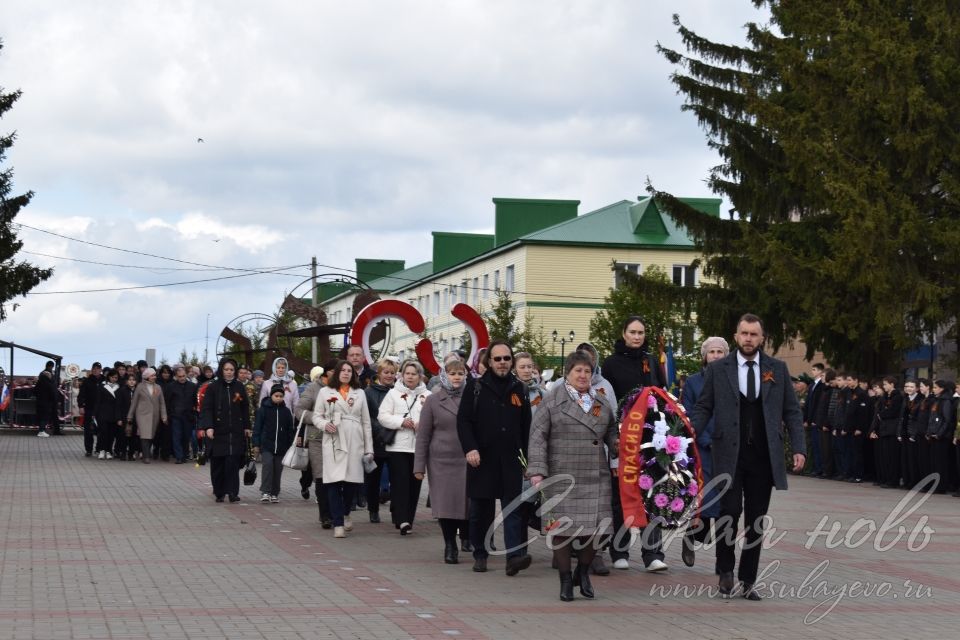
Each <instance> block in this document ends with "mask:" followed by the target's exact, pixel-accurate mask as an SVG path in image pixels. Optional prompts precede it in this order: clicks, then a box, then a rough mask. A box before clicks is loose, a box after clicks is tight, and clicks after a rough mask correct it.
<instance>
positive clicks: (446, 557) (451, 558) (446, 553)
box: [443, 541, 460, 564]
mask: <svg viewBox="0 0 960 640" xmlns="http://www.w3.org/2000/svg"><path fill="white" fill-rule="evenodd" d="M459 557H460V553H459V552H458V551H457V543H456V542H449V541H448V542H446V543H445V544H444V548H443V561H444V562H446V563H447V564H459V563H460V559H459Z"/></svg>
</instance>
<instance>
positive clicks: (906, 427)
mask: <svg viewBox="0 0 960 640" xmlns="http://www.w3.org/2000/svg"><path fill="white" fill-rule="evenodd" d="M922 403H923V396H922V395H920V394H919V393H918V394H916V395H915V396H914V397H913V400H911V399H910V398H909V397H908V396H904V398H903V417H902V418H901V420H900V431H899V433H898V434H897V435H899V436H900V437H901V438H911V439H914V440H915V439H916V437H917V433H918V426H919V425H918V424H917V420H918V416H919V414H920V405H921V404H922Z"/></svg>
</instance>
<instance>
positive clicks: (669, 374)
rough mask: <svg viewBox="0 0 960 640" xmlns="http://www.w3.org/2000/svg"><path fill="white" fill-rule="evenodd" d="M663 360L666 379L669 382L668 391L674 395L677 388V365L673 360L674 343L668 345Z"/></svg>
mask: <svg viewBox="0 0 960 640" xmlns="http://www.w3.org/2000/svg"><path fill="white" fill-rule="evenodd" d="M663 359H664V362H663V373H664V379H665V380H666V381H667V389H669V390H670V392H671V393H673V392H674V389H675V388H676V386H677V363H676V360H674V358H673V343H670V344H668V345H667V348H666V351H665V353H664V355H663Z"/></svg>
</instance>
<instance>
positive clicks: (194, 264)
mask: <svg viewBox="0 0 960 640" xmlns="http://www.w3.org/2000/svg"><path fill="white" fill-rule="evenodd" d="M14 224H16V225H17V226H19V227H21V228H24V229H30V230H32V231H39V232H40V233H46V234H48V235H51V236H55V237H57V238H63V239H64V240H70V241H71V242H79V243H82V244H88V245H90V246H93V247H100V248H102V249H110V250H111V251H122V252H124V253H132V254H134V255H138V256H145V257H147V258H157V259H158V260H169V261H171V262H179V263H180V264H190V265H193V266H195V267H207V268H210V269H220V270H223V271H244V272H246V273H273V272H272V271H269V270H266V271H265V270H261V269H244V268H241V267H223V266H219V265H213V264H204V263H202V262H192V261H190V260H181V259H180V258H171V257H169V256H159V255H157V254H155V253H146V252H144V251H135V250H133V249H121V248H120V247H111V246H110V245H108V244H100V243H98V242H91V241H89V240H81V239H80V238H73V237H71V236H66V235H63V234H62V233H55V232H53V231H48V230H46V229H40V228H38V227H31V226H30V225H28V224H24V223H22V222H16V223H14ZM309 266H310V265H309V264H302V265H301V264H298V265H294V267H309ZM287 268H292V267H287Z"/></svg>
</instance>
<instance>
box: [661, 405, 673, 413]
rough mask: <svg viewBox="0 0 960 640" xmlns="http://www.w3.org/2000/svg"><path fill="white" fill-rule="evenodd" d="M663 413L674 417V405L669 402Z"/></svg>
mask: <svg viewBox="0 0 960 640" xmlns="http://www.w3.org/2000/svg"><path fill="white" fill-rule="evenodd" d="M663 412H664V413H665V414H667V415H668V416H672V415H673V405H672V404H670V403H669V402H668V403H667V404H666V405H664V407H663Z"/></svg>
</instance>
